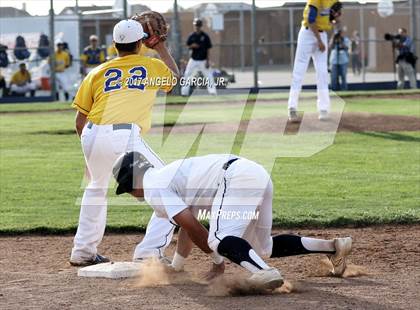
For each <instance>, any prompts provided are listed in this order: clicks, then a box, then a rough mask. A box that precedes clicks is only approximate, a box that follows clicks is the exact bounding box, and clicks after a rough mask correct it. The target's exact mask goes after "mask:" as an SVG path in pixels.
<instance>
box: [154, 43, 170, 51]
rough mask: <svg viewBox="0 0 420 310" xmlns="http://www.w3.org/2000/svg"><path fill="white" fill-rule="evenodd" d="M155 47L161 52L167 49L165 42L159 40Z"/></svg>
mask: <svg viewBox="0 0 420 310" xmlns="http://www.w3.org/2000/svg"><path fill="white" fill-rule="evenodd" d="M153 49H154V50H155V51H156V52H157V53H158V54H160V52H161V51H164V50H167V47H166V44H165V42H162V41H159V42H158V43H156V45H155V46H154V47H153Z"/></svg>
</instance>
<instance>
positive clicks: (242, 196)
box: [113, 152, 352, 289]
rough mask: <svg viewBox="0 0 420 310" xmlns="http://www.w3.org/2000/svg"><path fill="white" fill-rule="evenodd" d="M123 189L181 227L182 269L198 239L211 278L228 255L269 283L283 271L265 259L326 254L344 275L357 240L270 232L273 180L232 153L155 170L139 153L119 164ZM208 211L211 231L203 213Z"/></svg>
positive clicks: (178, 259) (178, 255)
mask: <svg viewBox="0 0 420 310" xmlns="http://www.w3.org/2000/svg"><path fill="white" fill-rule="evenodd" d="M113 173H114V177H115V179H116V180H117V183H118V184H119V185H118V188H117V194H122V193H126V192H127V193H131V194H132V195H133V196H135V197H137V198H144V199H145V200H146V202H147V203H148V204H149V205H150V206H151V207H152V208H153V209H154V210H155V212H156V215H157V216H160V217H164V218H167V219H170V220H171V221H173V222H175V223H177V224H178V225H180V226H181V229H180V232H179V237H178V244H177V249H176V252H175V255H174V257H173V260H172V267H173V268H174V269H175V270H182V269H183V265H184V259H185V258H186V257H187V256H188V255H189V253H190V251H191V249H192V244H193V242H194V243H195V244H196V245H197V246H198V247H199V248H200V249H202V250H203V251H204V252H205V253H208V254H211V255H212V257H213V262H214V264H213V267H212V269H211V270H210V272H209V273H208V278H209V279H211V278H214V277H215V276H217V275H219V274H221V273H223V272H224V263H223V257H226V258H228V259H229V260H231V261H232V262H234V263H236V264H238V265H240V266H242V267H244V268H245V269H247V270H248V271H249V272H251V273H252V275H251V276H250V278H249V280H250V281H251V282H253V283H255V284H257V285H261V286H262V287H263V288H267V289H274V288H276V287H279V286H281V285H282V284H283V278H282V276H281V274H280V272H279V271H278V270H277V269H276V268H273V267H270V266H269V265H268V264H267V263H266V262H264V260H263V259H262V257H283V256H290V255H300V254H310V253H325V254H327V255H328V256H329V258H330V261H331V262H332V264H333V266H334V269H333V270H332V273H333V274H335V275H342V274H343V272H344V270H345V268H346V256H347V255H348V254H349V253H350V251H351V245H352V239H351V238H349V237H347V238H336V239H334V240H323V239H314V238H307V237H300V236H297V235H277V236H271V226H272V202H273V184H272V182H271V179H270V176H269V174H268V173H267V172H266V171H265V169H264V168H263V167H262V166H260V165H259V164H257V163H255V162H252V161H250V160H247V159H245V158H239V157H237V156H234V155H229V154H223V155H208V156H202V157H192V158H187V159H184V160H178V161H175V162H173V163H171V164H168V165H167V166H165V167H163V168H154V167H153V165H152V164H150V163H149V162H148V161H147V159H146V158H145V157H144V156H143V155H142V154H140V153H138V152H129V153H126V154H125V155H122V156H121V157H120V158H119V159H118V160H117V161H116V163H115V164H114V168H113ZM207 211H210V214H209V218H210V221H209V222H210V228H209V231H207V230H206V229H205V228H204V227H203V226H202V225H201V224H200V222H199V221H198V220H197V215H199V214H203V213H204V214H206V212H207Z"/></svg>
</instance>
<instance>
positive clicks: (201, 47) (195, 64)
mask: <svg viewBox="0 0 420 310" xmlns="http://www.w3.org/2000/svg"><path fill="white" fill-rule="evenodd" d="M193 25H194V27H195V31H194V32H193V33H191V34H190V35H189V37H188V40H187V46H188V48H189V49H190V50H191V58H190V60H189V61H188V64H187V68H186V69H185V73H184V77H185V78H186V79H187V83H186V85H184V86H182V88H181V95H183V96H188V95H189V93H190V85H189V81H190V79H191V77H192V76H194V75H195V74H196V73H197V71H201V73H202V74H203V75H204V76H205V77H206V78H207V79H208V81H207V90H208V92H209V93H210V94H211V95H216V94H217V92H216V86H215V85H214V79H213V70H211V69H210V52H209V50H210V49H211V48H212V44H211V40H210V37H209V36H208V34H207V33H205V32H204V31H203V30H202V28H203V21H202V20H201V19H198V18H196V19H194V22H193Z"/></svg>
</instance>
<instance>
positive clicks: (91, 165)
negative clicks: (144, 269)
mask: <svg viewBox="0 0 420 310" xmlns="http://www.w3.org/2000/svg"><path fill="white" fill-rule="evenodd" d="M81 143H82V149H83V153H84V156H85V161H86V165H87V167H88V170H89V174H90V180H89V184H88V185H87V187H86V188H85V192H84V194H83V198H82V203H81V208H80V217H79V226H78V228H77V233H76V236H75V237H74V246H73V250H72V254H71V260H74V261H80V260H88V259H91V258H92V257H94V256H95V255H96V254H97V247H98V245H99V243H100V242H101V240H102V237H103V235H104V232H105V226H106V215H107V192H108V187H109V181H110V179H111V175H112V167H113V164H114V162H115V160H116V159H117V158H118V157H119V156H120V155H121V154H122V153H124V152H127V151H133V150H134V151H139V152H141V153H142V154H143V155H144V156H145V157H146V158H147V159H148V160H149V161H150V162H151V163H152V164H153V165H154V166H155V167H162V166H163V162H162V161H161V160H160V159H159V157H158V156H157V155H156V154H155V153H154V152H153V150H152V149H151V148H150V147H149V146H148V145H147V144H146V142H145V141H144V140H143V139H142V138H141V136H140V127H139V126H137V125H135V124H132V129H115V128H114V126H113V125H94V124H92V123H88V124H87V125H86V126H85V128H84V129H83V132H82V135H81ZM174 228H175V226H174V225H172V224H171V223H170V222H169V220H167V219H163V218H158V217H156V216H155V214H153V215H152V217H151V219H150V221H149V223H148V227H147V231H146V235H145V236H144V238H143V240H142V242H141V243H140V244H139V245H138V246H137V247H136V249H135V253H134V259H136V258H144V257H150V256H155V257H160V256H163V252H164V250H165V248H166V247H167V246H168V244H169V243H170V241H171V239H172V235H173V232H174Z"/></svg>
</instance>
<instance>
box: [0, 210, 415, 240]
mask: <svg viewBox="0 0 420 310" xmlns="http://www.w3.org/2000/svg"><path fill="white" fill-rule="evenodd" d="M418 224H420V219H419V218H418V217H413V216H412V215H405V214H402V215H399V216H396V217H393V218H388V219H381V218H378V217H366V218H360V219H354V218H348V217H338V218H335V219H331V220H324V221H320V220H297V221H290V220H282V219H274V220H273V229H276V228H278V229H296V228H305V229H320V228H362V227H367V226H383V225H418ZM203 225H204V226H205V227H206V228H209V225H208V222H203ZM76 229H77V227H76V226H67V227H47V226H38V227H32V228H9V229H1V228H0V236H15V235H26V234H34V235H67V234H71V235H73V234H75V233H76ZM145 231H146V226H144V225H108V226H107V227H106V233H117V234H121V233H126V234H139V233H144V232H145Z"/></svg>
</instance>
